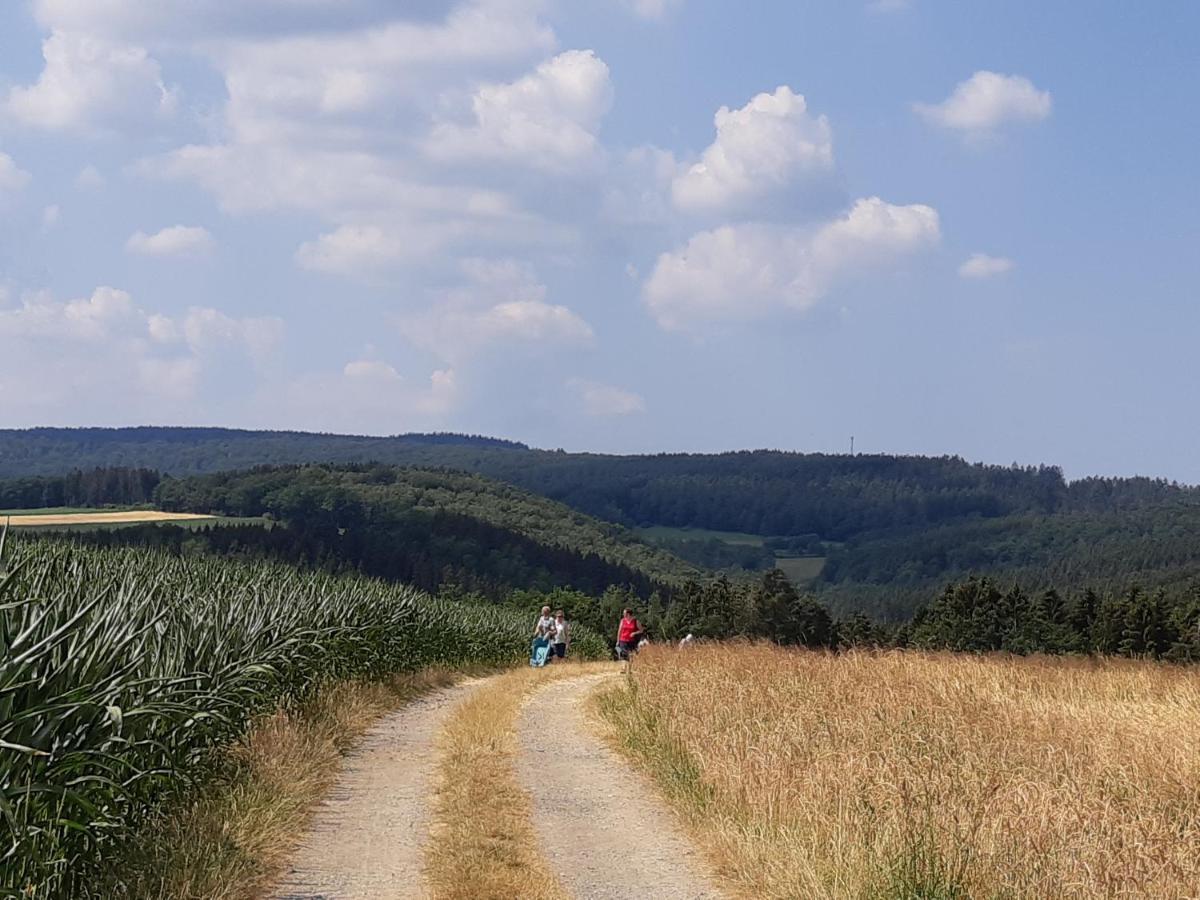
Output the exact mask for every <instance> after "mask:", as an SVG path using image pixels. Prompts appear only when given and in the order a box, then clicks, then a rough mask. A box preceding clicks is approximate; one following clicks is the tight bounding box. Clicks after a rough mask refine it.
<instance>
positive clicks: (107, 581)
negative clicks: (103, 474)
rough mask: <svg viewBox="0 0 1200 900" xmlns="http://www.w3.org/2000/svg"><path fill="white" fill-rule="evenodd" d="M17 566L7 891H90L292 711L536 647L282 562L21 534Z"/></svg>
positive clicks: (3, 576) (2, 809)
mask: <svg viewBox="0 0 1200 900" xmlns="http://www.w3.org/2000/svg"><path fill="white" fill-rule="evenodd" d="M9 543H10V545H11V544H13V543H14V541H13V540H12V539H11V538H10V540H9ZM0 549H2V548H0ZM0 567H3V568H0V791H2V792H0V842H2V846H0V854H2V855H0V896H25V897H38V898H42V897H45V898H56V897H78V896H82V895H84V894H85V893H86V886H87V885H88V884H89V883H92V882H93V880H94V878H95V877H96V876H97V875H98V873H100V872H101V871H102V869H103V867H104V865H105V863H106V862H110V861H111V859H112V858H113V856H114V855H115V854H116V853H117V852H118V851H119V850H120V847H121V842H122V839H123V838H124V837H126V836H128V835H129V834H130V832H131V830H132V829H136V828H137V827H138V825H139V823H140V822H143V821H145V818H146V816H147V815H148V814H149V813H150V812H151V811H152V810H153V809H154V808H155V805H156V804H158V803H161V802H162V801H163V800H164V798H168V797H171V796H179V795H180V793H181V792H186V791H187V790H188V788H189V787H190V786H194V785H196V784H198V783H200V782H202V780H203V778H204V776H205V774H206V773H211V772H212V770H213V767H214V766H215V765H216V762H217V759H218V754H217V753H216V752H215V751H216V750H217V748H219V747H221V746H222V745H223V744H225V743H227V742H228V741H230V740H232V739H234V738H236V737H237V736H238V735H240V734H241V733H243V731H244V730H245V728H246V727H247V725H248V723H249V721H250V719H251V718H252V717H253V716H255V715H256V714H259V713H262V712H264V711H266V710H268V709H270V708H272V707H274V706H276V705H278V704H280V703H281V702H282V703H288V702H298V701H302V700H303V699H305V698H306V697H308V696H311V694H312V692H313V691H314V690H315V689H316V688H318V687H319V686H320V685H321V684H322V683H325V682H328V681H331V680H339V679H375V678H382V677H385V676H387V675H390V674H394V673H396V672H400V671H404V670H411V669H415V668H418V667H421V666H425V665H430V664H434V663H441V664H451V665H457V664H505V663H511V662H515V661H519V660H520V659H521V658H523V657H524V656H525V655H527V652H528V646H529V645H528V635H529V630H528V623H527V622H525V621H524V617H521V616H514V615H513V614H511V613H505V612H501V611H497V610H492V609H484V608H477V607H470V606H465V605H459V604H452V603H444V602H438V601H434V600H432V599H430V598H428V597H427V596H425V595H423V594H420V593H419V592H417V591H415V590H412V589H409V588H406V587H399V586H395V585H389V584H385V583H381V582H376V581H371V580H366V579H358V578H340V577H334V576H329V575H325V574H320V573H313V572H304V571H300V570H296V569H293V568H290V567H286V566H282V565H277V564H272V563H248V562H232V561H229V560H223V559H216V558H191V559H189V558H177V557H171V556H166V555H162V554H159V553H155V552H150V551H145V550H137V549H115V550H95V549H86V548H82V547H79V546H75V545H72V544H69V543H64V542H56V541H45V540H35V539H22V540H21V542H20V543H19V545H17V546H10V547H9V548H8V551H7V552H3V553H0ZM594 642H595V643H596V644H597V648H594V649H599V642H598V641H594ZM578 646H579V649H580V650H581V651H583V654H584V655H586V653H587V650H588V646H587V640H586V639H585V640H583V641H580V642H578Z"/></svg>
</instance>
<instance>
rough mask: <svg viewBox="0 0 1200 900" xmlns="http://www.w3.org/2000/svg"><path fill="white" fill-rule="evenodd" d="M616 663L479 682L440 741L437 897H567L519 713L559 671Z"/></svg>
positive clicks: (431, 876)
mask: <svg viewBox="0 0 1200 900" xmlns="http://www.w3.org/2000/svg"><path fill="white" fill-rule="evenodd" d="M598 671H606V672H607V671H612V664H611V663H584V664H578V665H577V664H573V663H571V664H567V665H554V666H551V667H549V668H547V669H518V670H515V671H512V672H508V673H505V674H504V675H500V676H498V677H496V678H493V679H491V680H490V681H488V682H487V683H486V684H484V685H482V686H480V687H479V688H477V689H476V690H475V691H474V692H473V693H472V694H471V695H470V696H469V697H468V698H467V699H466V700H465V701H464V702H463V703H462V704H461V705H460V706H459V707H458V708H457V709H456V710H455V711H454V712H453V713H452V714H451V718H450V720H449V721H448V722H447V723H446V727H445V729H444V730H443V732H442V735H441V739H440V742H439V750H440V756H441V761H440V763H439V765H438V774H437V788H436V790H435V794H434V803H433V823H434V824H433V829H432V835H431V838H430V841H429V844H428V846H427V848H426V851H425V866H426V877H427V879H428V881H429V884H430V885H431V886H432V888H433V895H434V897H435V898H436V900H512V898H513V897H520V898H522V900H565V898H566V897H567V894H566V892H565V891H564V890H563V888H562V886H561V885H560V884H559V882H558V880H557V878H556V877H555V875H554V872H553V871H552V870H551V869H550V867H549V866H548V864H547V862H546V860H545V859H544V858H543V857H542V855H541V853H540V851H539V850H538V846H537V834H536V833H535V831H534V827H533V805H532V803H531V801H530V798H529V795H528V794H527V793H526V792H525V791H524V789H522V787H521V785H520V782H519V781H518V779H517V774H516V758H517V737H516V720H517V715H518V713H519V712H520V710H521V707H522V705H523V704H524V702H525V700H526V698H527V697H528V696H529V695H530V694H531V693H532V692H533V691H535V690H537V689H538V688H539V687H541V686H543V685H545V684H547V683H548V682H549V681H551V680H554V679H559V678H572V677H578V676H581V675H586V674H589V673H591V672H598Z"/></svg>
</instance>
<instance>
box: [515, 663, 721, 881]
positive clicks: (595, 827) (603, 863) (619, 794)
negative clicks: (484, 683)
mask: <svg viewBox="0 0 1200 900" xmlns="http://www.w3.org/2000/svg"><path fill="white" fill-rule="evenodd" d="M611 677H613V676H609V675H601V676H589V677H582V678H576V679H571V680H567V681H559V682H555V683H552V684H550V685H547V686H546V687H544V688H542V689H541V690H539V691H538V692H537V693H536V694H534V695H533V697H532V698H531V699H530V701H529V702H528V703H527V704H526V706H525V708H524V711H523V712H522V714H521V717H520V721H519V736H520V746H521V753H520V761H519V763H518V776H519V778H520V780H521V783H522V785H523V786H524V787H525V789H526V790H527V791H529V793H530V795H531V796H532V797H533V802H534V827H535V829H536V830H537V833H538V839H539V841H540V844H541V850H542V852H543V853H544V854H545V855H546V858H547V859H548V860H549V861H550V867H551V869H552V870H553V871H554V872H555V873H556V874H557V875H558V877H559V879H560V880H561V881H562V883H563V885H564V887H566V888H567V890H568V891H570V892H571V893H572V895H573V896H575V897H576V898H578V900H625V898H635V897H636V898H639V900H641V898H647V897H653V898H655V900H715V898H720V897H722V896H724V895H722V894H721V893H720V892H718V891H717V889H716V888H715V887H714V886H713V885H712V882H711V881H710V880H709V878H708V877H707V874H706V873H705V871H704V864H703V861H702V860H701V858H700V856H699V854H698V853H697V851H696V850H695V849H694V848H693V847H692V846H691V845H690V844H689V842H688V841H687V839H686V838H685V837H684V836H683V835H682V834H681V833H680V831H679V829H678V828H677V827H676V825H675V821H674V819H673V817H672V815H671V813H670V811H669V810H668V809H667V808H666V807H665V806H664V805H663V803H662V802H661V801H660V800H659V799H658V796H657V794H656V792H655V789H654V787H653V785H651V784H650V782H649V781H648V780H647V779H645V778H644V777H643V776H641V775H640V774H638V773H636V772H635V771H634V770H633V769H632V767H631V766H630V765H629V763H627V762H625V761H624V760H622V759H621V758H620V757H619V756H618V755H617V754H616V753H615V752H614V751H613V750H611V749H610V748H609V747H608V746H607V745H606V744H605V743H604V741H603V740H602V739H601V738H600V737H599V736H598V734H597V733H596V730H595V728H594V727H593V726H592V724H591V723H590V721H589V719H588V716H587V714H586V712H585V710H584V705H583V704H584V700H585V699H586V698H587V696H588V694H589V693H590V692H591V691H592V690H594V689H595V688H596V687H597V685H598V684H599V683H600V682H602V681H604V680H606V679H609V678H611Z"/></svg>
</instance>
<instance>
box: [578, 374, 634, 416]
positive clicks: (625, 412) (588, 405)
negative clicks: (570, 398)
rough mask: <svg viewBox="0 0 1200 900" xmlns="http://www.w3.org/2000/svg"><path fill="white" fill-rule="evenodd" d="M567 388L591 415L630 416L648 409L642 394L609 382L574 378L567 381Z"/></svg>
mask: <svg viewBox="0 0 1200 900" xmlns="http://www.w3.org/2000/svg"><path fill="white" fill-rule="evenodd" d="M567 389H568V390H570V391H571V392H572V393H573V394H574V395H575V396H576V398H577V399H578V402H579V403H580V404H581V406H582V408H583V411H584V412H585V413H586V414H587V415H589V416H597V417H610V416H629V415H633V414H635V413H643V412H645V411H646V400H645V398H643V397H642V396H641V395H640V394H635V393H634V392H633V391H627V390H624V389H622V388H618V387H613V386H612V385H609V384H602V383H600V382H598V381H588V380H586V379H583V378H572V379H570V380H569V381H568V382H567Z"/></svg>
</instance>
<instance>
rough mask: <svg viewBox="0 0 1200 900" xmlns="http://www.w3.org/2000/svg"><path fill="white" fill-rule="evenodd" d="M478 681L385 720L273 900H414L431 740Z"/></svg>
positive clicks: (322, 812)
mask: <svg viewBox="0 0 1200 900" xmlns="http://www.w3.org/2000/svg"><path fill="white" fill-rule="evenodd" d="M476 684H478V682H477V681H476V682H467V683H464V684H461V685H458V686H456V687H452V688H447V689H445V690H441V691H437V692H435V693H433V694H430V695H429V696H427V697H424V698H422V699H420V700H417V701H415V702H414V703H411V704H409V705H408V706H406V707H405V708H404V709H402V710H400V711H398V712H396V713H394V714H393V715H390V716H388V717H387V718H385V719H383V720H382V721H381V722H380V723H379V724H378V725H376V726H375V727H374V728H372V729H371V731H370V732H368V733H367V736H366V737H365V738H364V739H363V742H362V744H361V746H360V747H359V748H358V749H357V750H356V751H355V752H354V753H352V754H351V755H350V756H349V757H348V759H347V761H346V765H345V768H344V771H343V772H342V775H341V777H340V778H339V779H338V782H337V784H336V785H335V786H334V789H333V791H332V792H331V793H330V795H329V797H328V798H327V799H326V800H325V801H324V802H323V803H322V804H321V806H320V807H318V809H317V811H316V814H315V816H314V819H313V822H312V824H311V826H310V827H309V830H308V834H307V835H305V837H304V839H303V841H302V843H301V845H300V847H299V848H298V849H297V851H296V854H295V857H294V860H293V863H292V866H291V867H290V868H289V869H288V871H287V873H286V874H285V875H284V876H283V878H282V879H281V880H280V883H279V885H278V886H277V887H276V889H275V890H274V891H273V892H272V893H271V894H270V897H271V898H272V900H418V898H425V897H427V896H428V895H427V892H426V890H425V885H424V884H423V881H422V877H421V872H422V869H423V861H422V853H423V850H424V845H425V838H426V834H427V832H428V830H429V807H428V803H429V798H430V790H431V785H430V778H431V775H432V774H433V772H434V770H435V768H436V763H437V759H436V755H435V753H434V745H435V739H436V737H437V733H438V730H439V729H440V727H441V725H442V723H443V721H444V720H445V719H446V717H447V716H448V715H449V713H450V712H451V710H452V709H453V707H454V706H455V704H456V703H457V702H458V701H460V700H462V699H463V698H464V697H465V696H466V694H467V693H468V692H469V691H470V690H472V688H473V687H474V685H476Z"/></svg>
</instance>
